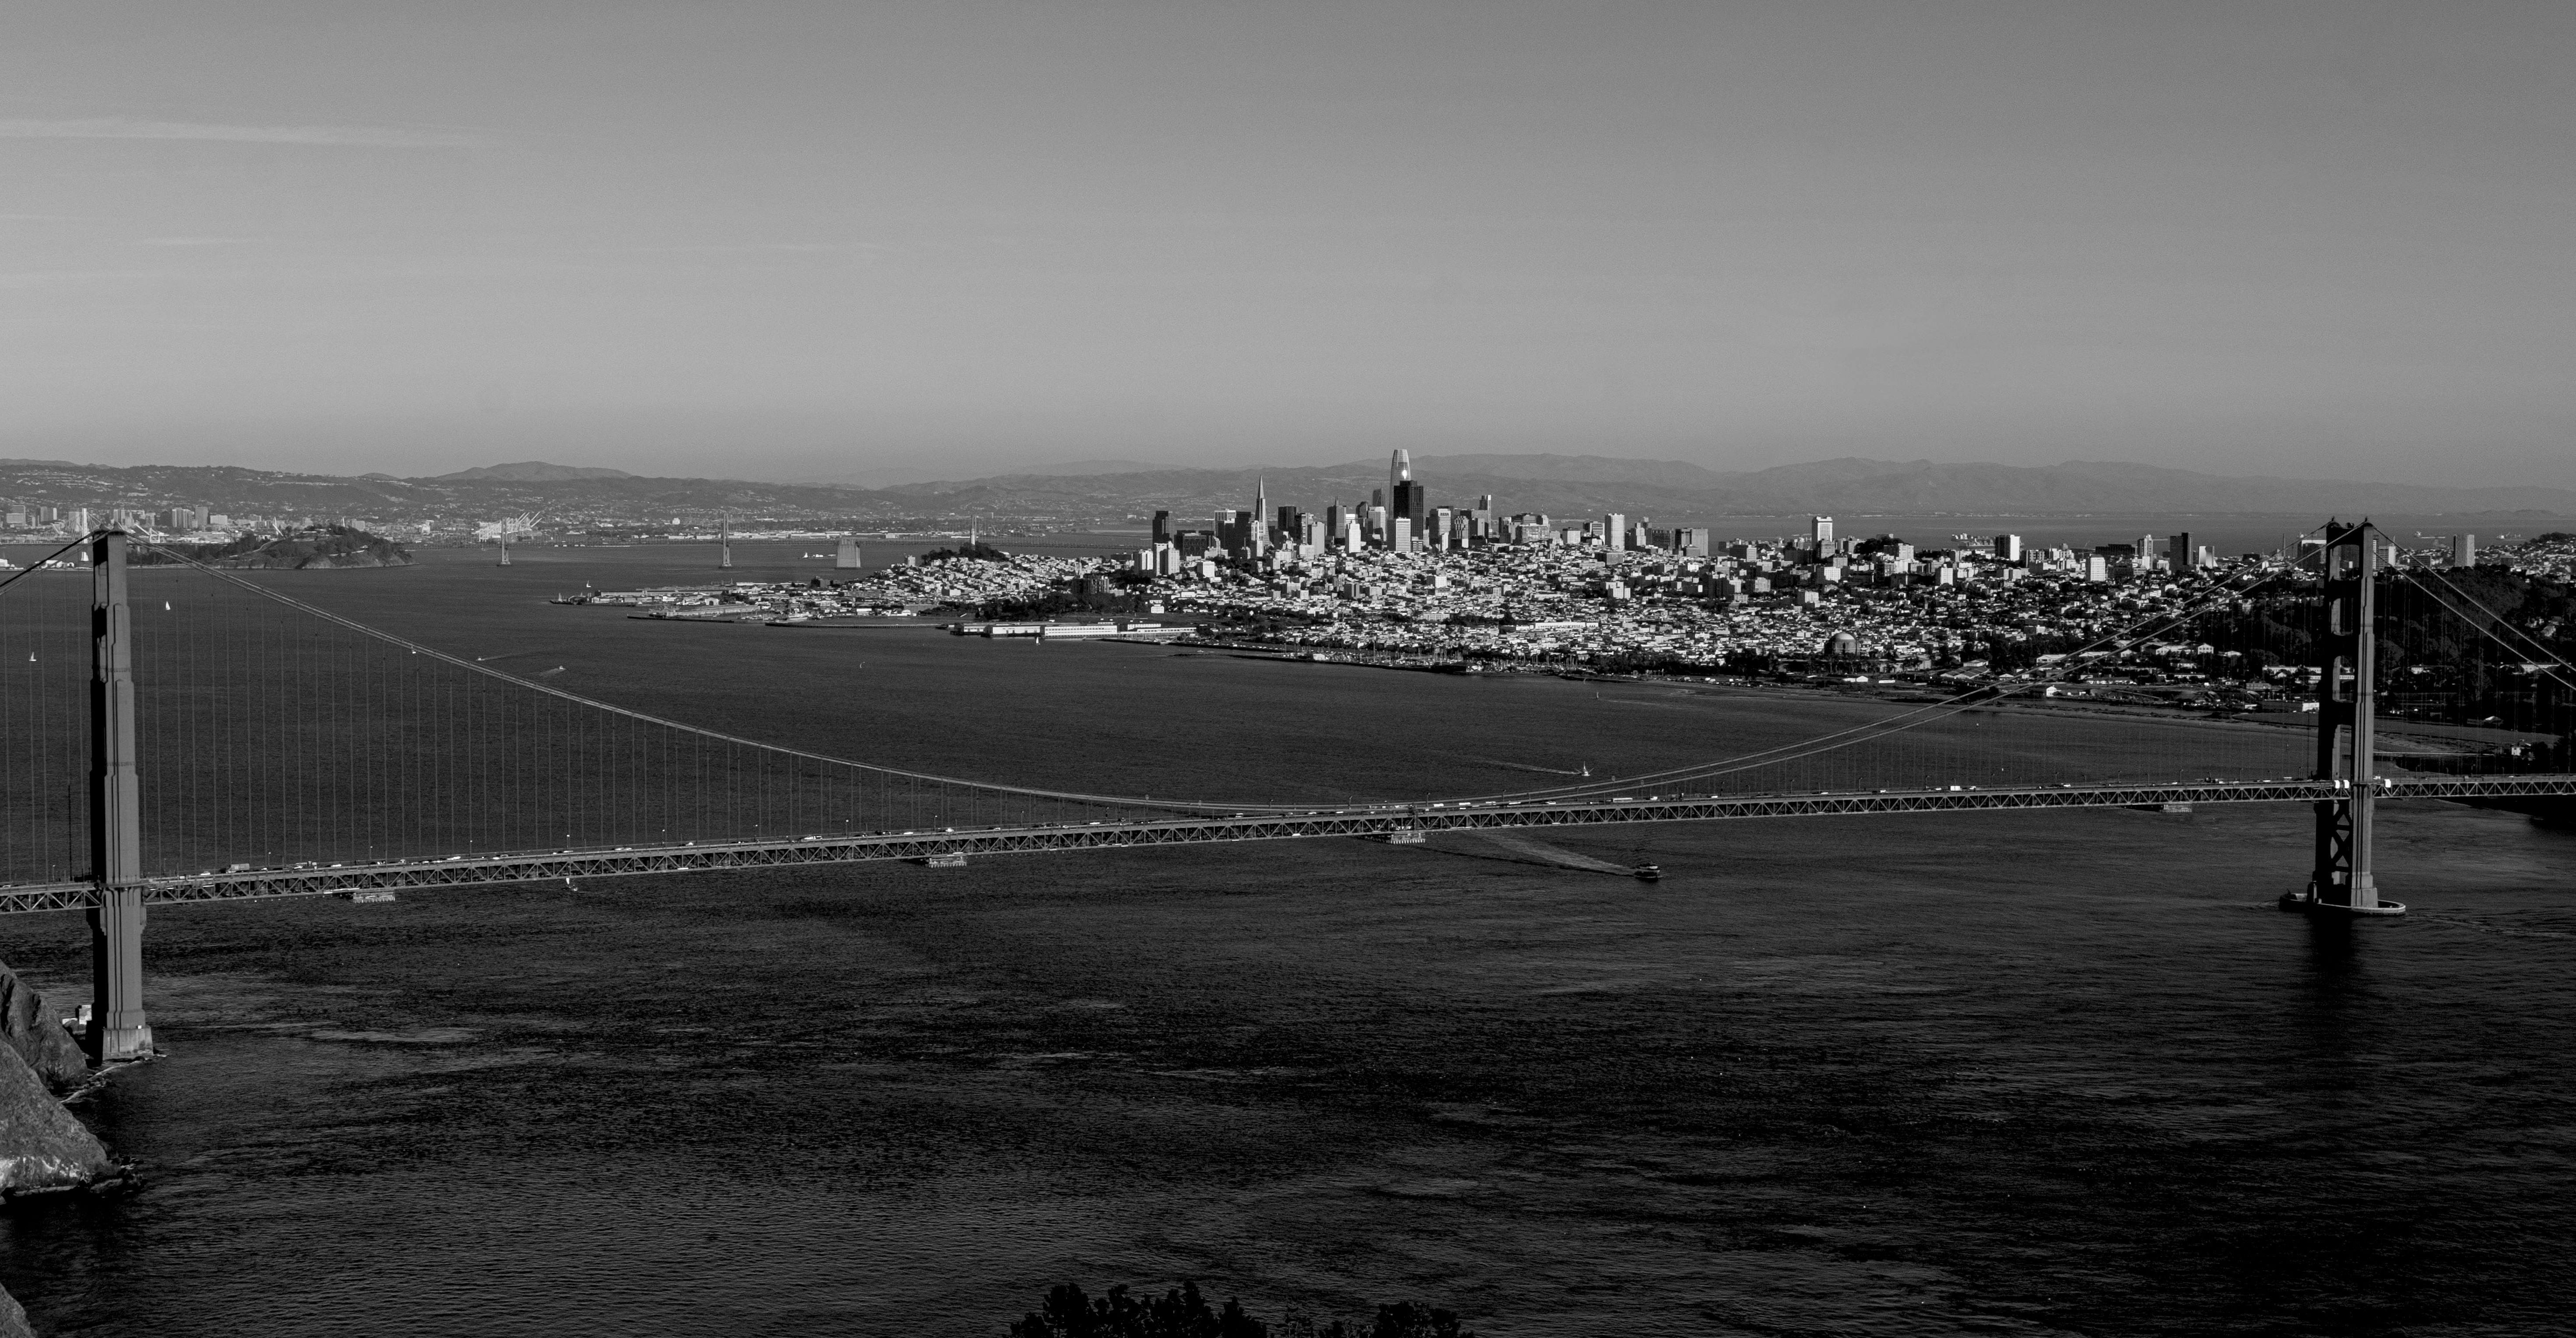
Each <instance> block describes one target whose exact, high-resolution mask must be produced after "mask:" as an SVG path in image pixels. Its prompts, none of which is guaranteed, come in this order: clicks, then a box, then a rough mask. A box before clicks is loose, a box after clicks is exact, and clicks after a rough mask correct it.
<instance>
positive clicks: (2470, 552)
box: [2451, 534, 2478, 567]
mask: <svg viewBox="0 0 2576 1338" xmlns="http://www.w3.org/2000/svg"><path fill="white" fill-rule="evenodd" d="M2451 565H2452V566H2454V567H2474V566H2476V565H2478V536H2476V535H2474V534H2455V535H2453V536H2451Z"/></svg>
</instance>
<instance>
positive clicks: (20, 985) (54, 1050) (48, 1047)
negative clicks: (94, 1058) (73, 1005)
mask: <svg viewBox="0 0 2576 1338" xmlns="http://www.w3.org/2000/svg"><path fill="white" fill-rule="evenodd" d="M0 1042H6V1043H7V1045H8V1047H9V1048H10V1049H12V1050H15V1051H17V1052H18V1057H19V1058H20V1059H23V1060H25V1061H27V1067H28V1068H30V1069H33V1070H34V1071H35V1073H36V1076H37V1077H39V1078H42V1079H44V1082H45V1086H47V1087H49V1088H51V1089H53V1090H54V1091H56V1092H68V1091H70V1090H72V1089H73V1088H75V1087H78V1086H80V1085H81V1083H83V1082H85V1081H87V1080H88V1078H89V1056H87V1055H84V1054H82V1053H81V1048H80V1045H79V1043H77V1042H75V1041H74V1040H72V1035H71V1033H70V1032H69V1031H67V1030H65V1029H64V1027H63V1013H62V1010H61V1009H59V1008H56V1007H54V1006H53V1005H52V1004H50V1003H47V1002H45V997H44V996H43V995H41V994H38V993H36V992H35V991H34V990H32V989H29V988H27V983H26V982H25V981H23V980H20V979H18V973H17V972H15V971H12V970H10V969H9V968H8V967H7V966H0Z"/></svg>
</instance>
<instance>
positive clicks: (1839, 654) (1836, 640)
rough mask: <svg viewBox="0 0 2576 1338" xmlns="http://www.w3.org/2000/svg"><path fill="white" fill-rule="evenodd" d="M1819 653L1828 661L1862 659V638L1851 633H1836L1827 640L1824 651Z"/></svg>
mask: <svg viewBox="0 0 2576 1338" xmlns="http://www.w3.org/2000/svg"><path fill="white" fill-rule="evenodd" d="M1818 653H1819V654H1821V655H1823V656H1824V657H1825V658H1826V659H1828V660H1852V659H1858V658H1860V638H1859V637H1856V636H1853V635H1852V634H1851V633H1849V632H1836V633H1834V634H1833V635H1832V636H1829V637H1826V638H1825V645H1824V649H1823V650H1822V651H1820V652H1818Z"/></svg>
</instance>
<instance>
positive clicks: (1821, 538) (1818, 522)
mask: <svg viewBox="0 0 2576 1338" xmlns="http://www.w3.org/2000/svg"><path fill="white" fill-rule="evenodd" d="M1814 524H1815V534H1814V536H1813V538H1814V542H1815V545H1816V551H1817V552H1819V553H1822V552H1824V551H1825V550H1826V549H1828V548H1831V547H1833V543H1834V518H1833V517H1831V516H1818V517H1816V518H1815V521H1814Z"/></svg>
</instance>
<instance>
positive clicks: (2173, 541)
mask: <svg viewBox="0 0 2576 1338" xmlns="http://www.w3.org/2000/svg"><path fill="white" fill-rule="evenodd" d="M2165 562H2166V564H2167V565H2168V566H2171V567H2172V568H2173V569H2174V570H2175V571H2189V570H2191V569H2192V567H2193V566H2194V565H2195V564H2194V563H2193V562H2192V560H2191V531H2189V530H2184V531H2183V532H2182V533H2180V534H2174V535H2167V536H2166V537H2165Z"/></svg>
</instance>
